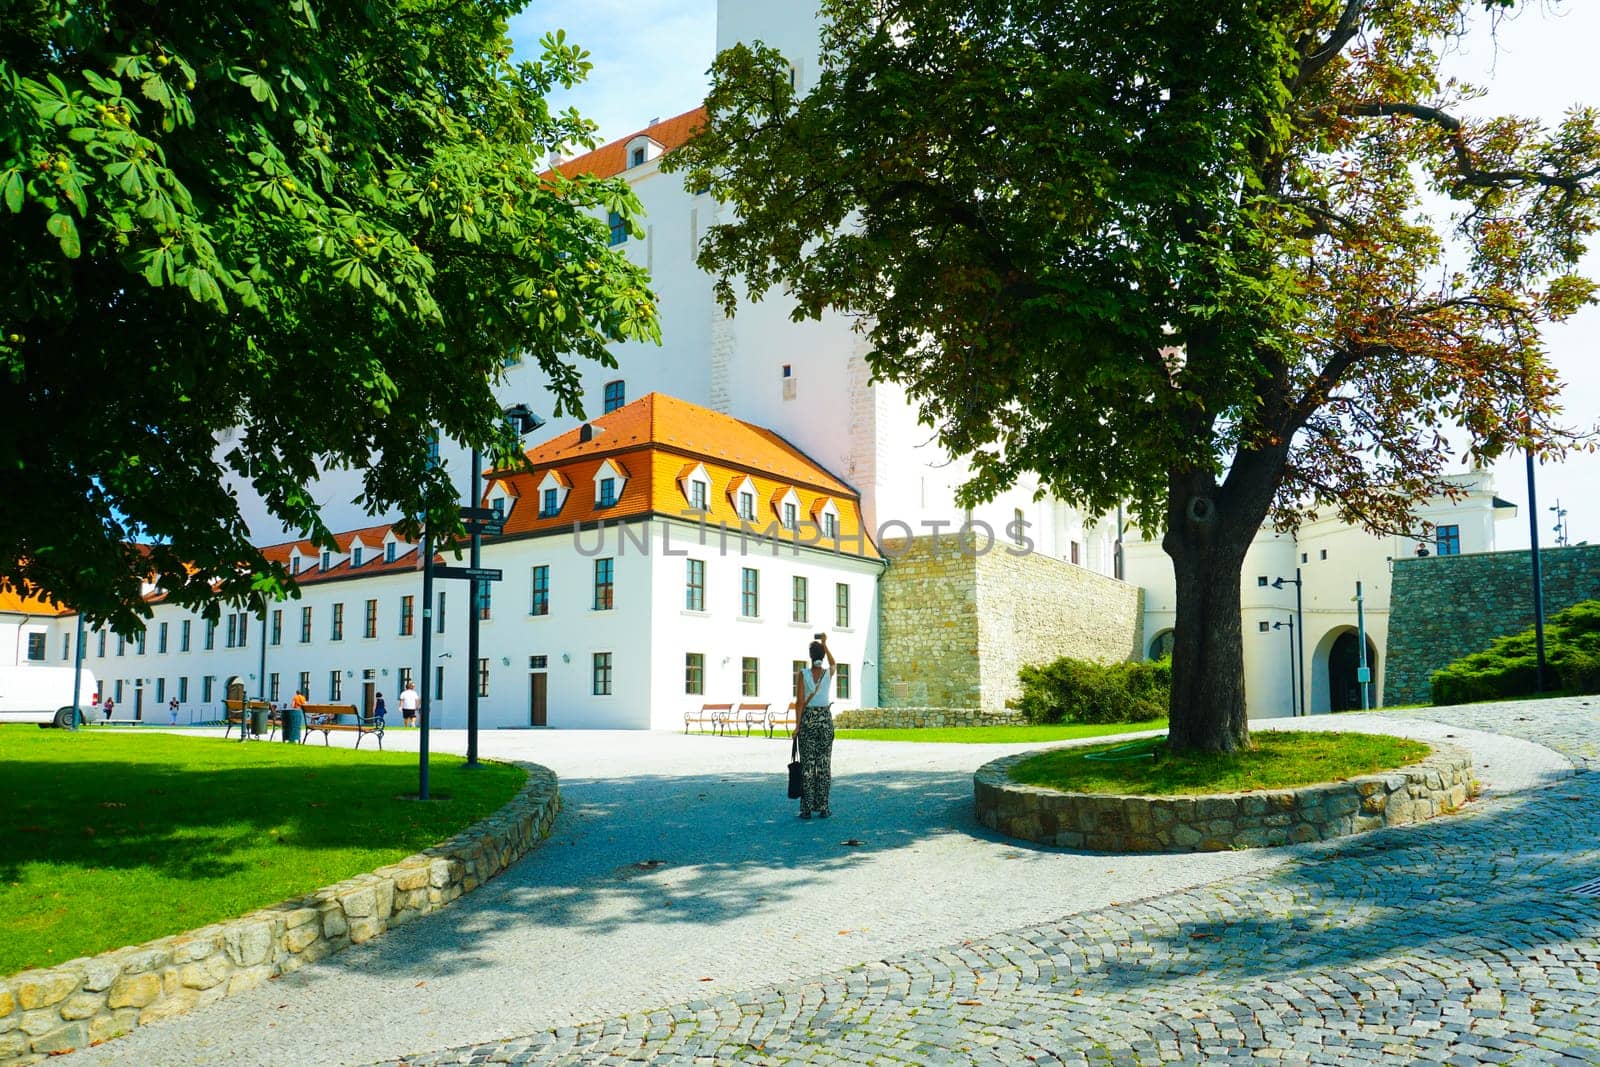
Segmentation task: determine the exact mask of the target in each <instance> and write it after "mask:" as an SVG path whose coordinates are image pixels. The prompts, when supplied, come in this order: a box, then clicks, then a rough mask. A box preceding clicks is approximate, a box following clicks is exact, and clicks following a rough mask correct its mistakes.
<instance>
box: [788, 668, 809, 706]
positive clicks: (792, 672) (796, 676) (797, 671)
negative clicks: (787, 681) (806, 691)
mask: <svg viewBox="0 0 1600 1067" xmlns="http://www.w3.org/2000/svg"><path fill="white" fill-rule="evenodd" d="M806 667H807V664H806V661H805V660H803V659H796V660H790V661H789V677H790V678H792V679H793V680H794V699H795V703H799V702H800V675H801V674H803V673H804V672H805V669H806Z"/></svg>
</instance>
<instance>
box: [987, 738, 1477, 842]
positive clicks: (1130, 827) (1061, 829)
mask: <svg viewBox="0 0 1600 1067" xmlns="http://www.w3.org/2000/svg"><path fill="white" fill-rule="evenodd" d="M1037 754H1038V752H1037V750H1036V751H1034V752H1022V753H1018V754H1017V755H1014V756H1006V757H1004V758H1002V759H997V760H994V761H993V762H990V763H986V764H984V765H983V766H982V767H980V768H978V771H977V773H976V774H975V775H973V793H974V800H975V803H976V806H977V814H978V821H979V822H981V823H982V824H983V825H985V826H987V827H989V828H990V829H992V830H998V831H999V832H1001V833H1003V834H1005V835H1007V836H1008V837H1017V838H1021V839H1023V840H1025V841H1034V842H1037V843H1039V844H1042V845H1055V846H1057V847H1060V848H1081V849H1088V850H1090V851H1094V852H1219V851H1223V850H1226V849H1234V848H1264V847H1268V846H1272V845H1287V844H1298V843H1301V842H1305V841H1325V840H1327V839H1329V838H1334V837H1344V836H1345V835H1347V834H1353V833H1361V832H1362V831H1365V830H1376V829H1378V828H1379V827H1383V826H1399V825H1403V824H1405V823H1412V822H1419V821H1421V820H1423V819H1427V818H1431V817H1433V816H1435V815H1438V814H1440V813H1441V812H1447V811H1454V810H1455V809H1457V808H1459V807H1460V806H1461V805H1462V804H1464V803H1465V802H1466V799H1467V795H1468V793H1469V791H1470V790H1472V789H1473V788H1474V779H1473V775H1472V757H1471V755H1469V754H1468V753H1467V752H1466V750H1465V749H1461V748H1458V747H1456V746H1455V745H1442V744H1434V745H1433V753H1432V755H1430V756H1428V757H1427V758H1426V759H1424V760H1422V761H1421V762H1420V763H1414V764H1412V765H1410V766H1408V767H1401V768H1398V769H1396V770H1393V771H1387V772H1385V773H1383V774H1373V775H1365V776H1363V777H1360V778H1351V779H1349V780H1348V781H1344V782H1326V783H1322V784H1318V785H1308V786H1302V787H1300V788H1298V789H1276V790H1270V791H1263V792H1254V793H1218V794H1215V795H1212V796H1202V797H1144V796H1116V795H1102V794H1093V793H1062V792H1058V791H1056V790H1054V789H1042V788H1040V787H1038V786H1031V785H1023V784H1022V783H1021V782H1014V781H1012V780H1011V768H1012V767H1014V766H1015V765H1016V764H1018V763H1020V762H1021V761H1022V760H1025V759H1027V758H1029V757H1030V756H1034V755H1037Z"/></svg>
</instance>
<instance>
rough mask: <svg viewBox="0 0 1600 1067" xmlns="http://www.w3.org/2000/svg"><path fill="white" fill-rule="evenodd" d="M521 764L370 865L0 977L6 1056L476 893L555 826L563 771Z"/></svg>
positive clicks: (288, 962) (211, 995)
mask: <svg viewBox="0 0 1600 1067" xmlns="http://www.w3.org/2000/svg"><path fill="white" fill-rule="evenodd" d="M521 766H523V767H525V768H527V770H528V783H527V785H525V786H523V788H522V790H521V791H520V792H519V793H518V794H517V795H516V796H515V797H514V798H513V799H512V800H511V802H510V803H509V804H507V805H506V806H505V807H503V808H501V809H500V810H499V811H498V812H496V813H495V814H494V815H491V816H490V817H489V818H487V819H484V820H482V821H480V822H477V823H474V824H473V825H472V826H471V827H469V828H467V829H466V830H464V831H462V832H461V833H459V834H457V835H456V836H455V837H452V838H450V839H449V840H448V841H445V842H443V843H441V844H439V845H436V846H434V847H433V848H430V849H427V850H425V851H423V852H419V853H417V854H416V855H414V856H408V857H406V858H405V859H403V860H401V861H400V862H398V863H395V864H391V865H390V866H387V867H380V868H379V869H378V870H376V871H373V872H372V873H371V874H360V875H357V876H355V877H354V878H350V879H347V880H345V881H343V882H339V883H338V884H337V885H331V886H327V887H325V888H323V889H319V890H317V891H316V892H314V893H310V894H307V895H306V896H303V897H297V898H295V899H293V900H285V901H283V902H281V903H278V904H274V905H272V906H271V907H267V908H262V909H261V910H260V911H256V912H252V913H251V914H249V915H245V916H243V917H241V918H238V919H229V920H227V921H225V922H220V923H216V924H214V925H212V926H206V927H203V928H201V929H199V930H191V931H189V932H188V933H184V934H176V935H174V936H171V937H163V938H159V939H158V940H155V941H150V942H147V943H145V944H143V945H138V946H135V947H132V948H122V949H116V950H113V951H111V952H104V953H101V954H100V955H98V956H89V957H84V958H81V959H76V960H69V961H68V962H66V963H62V964H58V965H57V966H54V967H50V968H48V969H44V970H35V971H23V972H22V973H21V974H16V975H12V976H11V977H9V978H0V1067H14V1065H20V1064H28V1063H34V1062H36V1061H38V1060H42V1059H44V1058H45V1057H46V1056H48V1055H49V1054H51V1053H54V1052H61V1051H65V1050H67V1049H73V1048H80V1047H82V1046H84V1045H87V1044H89V1043H90V1042H96V1041H103V1040H105V1039H107V1038H110V1037H115V1036H117V1035H118V1034H124V1033H127V1032H128V1031H129V1030H132V1029H133V1028H134V1027H136V1026H143V1025H145V1024H146V1023H152V1022H156V1021H158V1020H161V1019H166V1018H170V1017H172V1016H174V1015H181V1014H183V1013H185V1012H188V1011H191V1010H193V1009H195V1008H203V1007H205V1006H206V1005H208V1004H212V1003H214V1002H216V1001H218V1000H220V999H222V998H223V997H226V996H232V995H233V994H235V993H242V992H244V991H245V990H247V989H254V988H255V987H256V986H258V985H260V984H261V983H262V982H265V981H266V980H267V979H269V978H273V977H276V976H277V975H280V974H289V973H291V972H293V971H296V970H299V969H300V968H301V967H304V966H305V965H306V964H308V963H314V962H316V961H317V960H320V959H322V958H323V957H325V956H329V955H332V954H333V953H335V952H339V951H341V950H342V949H345V948H348V947H349V946H351V945H359V944H361V943H362V942H363V941H368V940H371V939H372V938H374V937H376V936H377V935H379V934H381V933H383V932H384V931H385V930H387V929H389V928H390V927H393V926H401V925H404V924H405V923H408V922H410V921H411V920H413V919H416V918H418V917H419V916H422V915H427V914H428V913H429V912H433V911H437V910H438V909H440V908H442V907H444V906H445V905H446V904H448V903H449V902H450V901H452V900H454V899H456V898H457V897H459V896H460V895H461V894H463V893H470V892H472V890H474V889H476V888H477V887H478V886H479V885H481V884H482V883H484V882H486V881H488V880H489V879H490V878H493V877H494V876H495V875H497V874H499V873H500V872H501V871H503V870H505V869H506V868H507V867H509V866H510V865H511V864H513V863H515V862H516V861H517V860H519V859H521V858H522V856H523V855H525V854H526V853H527V852H528V851H529V850H530V849H531V848H533V846H534V845H535V844H537V843H538V842H539V841H540V840H542V839H543V838H544V837H545V836H546V835H547V834H549V832H550V824H551V823H552V822H553V821H554V820H555V817H556V812H557V811H559V810H560V808H561V794H560V790H559V788H558V786H557V783H556V776H555V774H554V773H553V772H551V771H549V770H547V769H546V768H544V767H539V766H536V765H534V764H521ZM86 903H87V904H88V906H92V902H86Z"/></svg>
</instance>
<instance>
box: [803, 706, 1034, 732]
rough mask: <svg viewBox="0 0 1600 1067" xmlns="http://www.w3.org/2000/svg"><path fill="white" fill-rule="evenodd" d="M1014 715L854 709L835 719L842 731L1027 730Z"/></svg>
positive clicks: (970, 710)
mask: <svg viewBox="0 0 1600 1067" xmlns="http://www.w3.org/2000/svg"><path fill="white" fill-rule="evenodd" d="M1026 724H1027V720H1026V719H1024V718H1023V717H1022V716H1021V715H1020V714H1019V713H1017V712H1014V711H983V710H981V709H979V708H852V709H851V710H849V711H841V712H839V713H837V714H836V715H834V717H833V725H834V727H835V728H836V729H839V730H909V729H923V728H937V727H941V726H1024V725H1026Z"/></svg>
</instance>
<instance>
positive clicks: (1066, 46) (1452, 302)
mask: <svg viewBox="0 0 1600 1067" xmlns="http://www.w3.org/2000/svg"><path fill="white" fill-rule="evenodd" d="M1490 6H1491V7H1492V8H1493V9H1494V10H1493V11H1492V12H1491V11H1488V10H1486V9H1485V8H1484V5H1483V4H1482V3H1481V0H1308V2H1306V3H1281V2H1271V0H1223V2H1219V3H1201V4H1197V3H1193V2H1190V0H1112V2H1109V3H1088V2H1086V0H823V2H822V12H823V18H824V23H825V28H824V30H823V34H822V55H821V64H820V70H819V71H818V72H817V74H816V84H815V85H814V86H810V87H808V89H809V91H808V92H807V93H806V94H805V95H804V96H797V94H796V93H795V92H794V90H793V89H792V88H791V82H790V77H789V74H788V71H789V68H788V65H787V63H786V62H785V61H784V59H783V57H782V56H780V55H779V54H778V53H776V52H774V51H773V50H771V49H769V48H766V47H763V46H760V45H759V44H758V45H755V46H751V47H744V46H741V47H737V48H734V49H731V50H729V51H727V52H724V53H723V54H722V55H720V56H719V57H718V58H717V60H716V63H715V66H714V68H713V71H712V74H713V85H712V89H711V93H710V96H709V99H708V101H707V107H708V111H709V120H708V122H707V124H706V126H705V128H704V131H703V132H702V134H701V135H700V136H699V137H698V138H697V139H696V140H695V141H693V142H692V143H691V144H689V145H688V146H686V147H684V148H683V149H681V150H679V151H678V152H677V153H675V154H674V155H673V156H671V157H669V159H668V162H667V164H666V165H667V166H668V167H669V168H673V169H678V170H682V171H684V172H685V173H686V176H687V180H688V182H689V183H690V184H696V185H704V186H706V187H708V188H709V190H710V191H711V193H712V194H713V195H715V196H716V197H717V198H719V199H720V200H721V201H722V202H723V203H724V204H725V205H726V206H727V209H728V214H729V217H730V219H731V221H728V222H725V223H724V224H721V225H718V226H716V227H714V228H712V229H711V230H710V232H709V233H708V235H707V239H706V241H705V244H704V246H703V251H702V254H701V257H700V261H701V263H702V265H703V266H705V267H706V268H708V269H710V270H712V271H714V272H716V273H717V274H718V275H719V278H720V280H719V289H718V293H719V297H720V299H721V300H722V301H723V303H724V305H725V306H726V307H728V308H730V309H731V308H732V307H733V306H734V305H735V302H736V300H737V299H739V298H740V297H741V296H742V295H745V296H748V298H751V299H760V298H761V297H762V296H763V295H764V294H765V293H767V291H768V290H769V289H771V288H772V287H773V286H774V285H781V286H782V287H783V289H784V291H785V292H786V293H788V294H791V295H792V299H793V301H794V306H795V311H794V314H795V316H796V317H797V318H804V317H815V316H819V315H821V314H823V313H824V312H825V311H827V310H829V309H832V310H836V311H839V312H843V313H845V314H847V315H852V316H856V317H858V320H859V323H860V328H861V329H862V331H863V332H864V333H865V334H866V336H867V337H868V338H869V340H870V342H871V345H872V348H871V352H870V354H869V355H868V357H867V358H868V361H869V363H870V365H871V367H872V369H873V371H874V373H875V374H876V375H878V376H879V377H881V378H886V379H891V380H894V381H898V382H901V383H903V384H904V385H905V386H906V388H907V390H908V392H909V394H910V396H911V397H912V398H913V399H914V401H915V402H916V403H917V404H918V405H919V407H920V415H921V417H922V419H923V420H924V421H925V422H926V423H928V424H930V425H932V426H933V427H935V428H936V429H937V432H938V435H939V438H940V440H941V441H942V443H943V444H944V445H945V446H946V447H947V448H949V449H950V450H951V451H952V452H954V453H957V454H964V455H966V456H968V457H970V460H971V463H972V469H973V471H974V477H973V479H972V481H971V482H970V483H969V484H968V485H967V486H966V487H965V489H964V494H965V497H966V498H967V500H968V502H976V501H980V500H982V499H985V498H987V497H989V496H992V495H993V494H994V493H995V492H997V491H999V490H1000V489H1002V488H1003V487H1006V486H1009V485H1011V484H1013V483H1014V482H1015V480H1016V479H1017V476H1018V475H1019V474H1020V473H1021V472H1024V471H1031V472H1034V473H1035V474H1036V475H1037V476H1038V477H1039V480H1040V482H1041V484H1042V485H1043V486H1044V487H1045V488H1046V489H1047V490H1048V491H1049V492H1051V493H1054V494H1055V495H1057V496H1059V497H1060V498H1061V499H1064V500H1066V501H1068V502H1070V503H1072V504H1075V505H1077V506H1079V507H1081V508H1084V509H1087V510H1088V511H1090V512H1091V513H1105V512H1106V511H1109V510H1110V509H1111V508H1113V507H1114V506H1115V505H1116V504H1117V503H1118V502H1119V501H1128V502H1129V503H1130V504H1131V506H1132V508H1133V511H1134V514H1135V516H1136V517H1137V518H1138V520H1139V521H1140V523H1141V525H1142V526H1144V528H1146V529H1151V530H1163V531H1165V536H1164V541H1163V544H1164V547H1165V549H1166V551H1167V553H1168V554H1169V555H1170V556H1171V559H1172V563H1173V568H1174V571H1175V576H1176V583H1177V598H1178V599H1177V620H1176V632H1175V648H1174V652H1173V665H1172V715H1171V722H1172V730H1171V740H1172V744H1173V746H1174V747H1175V748H1178V749H1191V750H1211V751H1226V750H1231V749H1234V748H1236V747H1239V746H1242V745H1246V744H1248V738H1249V735H1248V728H1247V724H1246V719H1245V703H1244V689H1243V685H1244V683H1243V654H1242V642H1241V635H1240V617H1239V578H1240V569H1241V567H1242V564H1243V560H1244V555H1245V552H1246V550H1247V549H1248V548H1249V546H1250V543H1251V540H1252V539H1253V538H1254V537H1255V535H1256V533H1257V531H1258V530H1259V529H1260V527H1261V525H1262V524H1263V522H1265V521H1267V520H1268V519H1269V518H1274V519H1275V520H1276V521H1277V522H1279V523H1280V524H1285V525H1288V524H1292V523H1293V522H1294V521H1295V520H1296V519H1297V517H1300V516H1304V515H1306V514H1308V513H1313V512H1315V511H1316V510H1318V509H1324V510H1327V509H1331V510H1333V511H1335V512H1336V513H1338V514H1339V515H1340V516H1342V517H1343V518H1344V519H1346V520H1349V521H1353V522H1358V523H1362V524H1364V525H1366V526H1367V527H1369V528H1371V529H1373V530H1384V529H1413V530H1414V529H1415V528H1416V523H1415V522H1414V521H1413V519H1412V518H1411V511H1412V508H1413V505H1414V504H1415V503H1416V502H1417V501H1418V500H1419V499H1421V498H1424V497H1426V496H1429V495H1431V494H1435V493H1440V492H1445V493H1448V492H1450V491H1451V489H1452V486H1451V485H1450V484H1449V483H1448V482H1447V481H1445V480H1444V475H1445V473H1446V471H1447V469H1448V467H1449V465H1450V463H1451V461H1452V455H1451V450H1450V445H1449V442H1448V440H1447V437H1446V434H1447V432H1448V428H1449V427H1451V426H1454V425H1459V426H1464V427H1465V428H1466V430H1467V432H1468V433H1469V434H1470V437H1471V445H1470V448H1471V452H1472V454H1473V455H1475V456H1477V457H1479V458H1484V459H1488V458H1491V457H1493V456H1495V455H1496V454H1498V453H1500V452H1502V451H1503V450H1505V449H1507V448H1511V447H1530V448H1533V449H1535V450H1536V451H1538V452H1540V453H1542V454H1545V455H1552V454H1554V453H1556V452H1559V451H1560V450H1562V449H1563V448H1565V447H1570V446H1571V445H1572V444H1573V442H1574V439H1573V438H1572V437H1571V436H1569V435H1567V434H1566V432H1565V431H1564V430H1563V429H1562V428H1561V427H1560V426H1559V425H1557V423H1556V421H1555V420H1556V418H1557V415H1556V412H1555V400H1556V395H1557V391H1558V383H1557V382H1556V381H1555V379H1554V376H1553V374H1552V372H1551V369H1550V366H1549V365H1548V363H1547V362H1546V360H1545V359H1544V353H1543V351H1542V350H1541V348H1540V342H1539V332H1540V328H1541V326H1543V325H1544V324H1545V323H1548V322H1551V321H1556V320H1560V319H1563V318H1566V317H1567V316H1569V315H1571V314H1572V313H1573V312H1574V311H1575V310H1576V309H1577V308H1578V307H1579V306H1581V305H1582V304H1584V303H1585V302H1586V301H1589V300H1590V299H1591V297H1592V294H1593V292H1594V286H1593V283H1592V282H1591V281H1590V280H1589V279H1587V278H1584V277H1582V276H1580V275H1579V274H1577V273H1576V264H1577V261H1578V259H1579V257H1580V255H1581V253H1582V251H1583V244H1584V239H1585V238H1586V237H1587V236H1588V235H1589V234H1590V233H1592V232H1593V230H1594V228H1595V226H1596V206H1597V197H1596V188H1595V186H1596V175H1597V174H1600V134H1597V130H1596V126H1597V121H1596V113H1595V111H1594V110H1593V109H1592V108H1585V107H1578V108H1574V109H1573V110H1571V111H1570V112H1569V113H1568V114H1567V116H1566V118H1565V120H1564V121H1563V122H1561V123H1560V124H1559V125H1558V126H1557V127H1556V128H1554V129H1545V128H1542V127H1541V126H1540V124H1539V123H1537V122H1534V121H1530V120H1526V119H1520V118H1512V117H1501V118H1491V119H1473V118H1469V117H1467V116H1466V115H1465V114H1464V113H1463V112H1462V106H1463V105H1466V104H1469V102H1470V101H1471V100H1472V98H1473V96H1474V90H1472V89H1471V88H1470V87H1468V86H1465V85H1460V84H1457V83H1455V82H1453V81H1450V80H1448V79H1446V78H1444V77H1443V76H1442V75H1441V73H1440V56H1441V53H1442V51H1443V50H1444V49H1445V48H1446V47H1447V46H1448V45H1449V43H1450V42H1451V41H1452V40H1454V39H1455V38H1457V37H1458V36H1459V35H1460V34H1461V33H1463V32H1465V29H1466V27H1467V26H1468V24H1469V23H1470V22H1471V21H1472V20H1473V19H1474V18H1486V17H1499V15H1501V14H1502V13H1501V12H1500V11H1499V10H1498V8H1499V6H1500V5H1498V4H1492V5H1490ZM1512 26H1513V23H1510V22H1507V24H1506V26H1505V27H1503V32H1509V30H1510V29H1511V27H1512ZM1433 198H1438V202H1439V203H1444V204H1447V205H1449V207H1448V208H1446V209H1445V210H1444V211H1443V212H1440V211H1438V209H1437V207H1436V204H1435V200H1434V199H1433ZM1430 207H1431V208H1433V209H1434V214H1432V215H1430V214H1429V213H1428V211H1426V210H1424V209H1425V208H1430Z"/></svg>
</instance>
